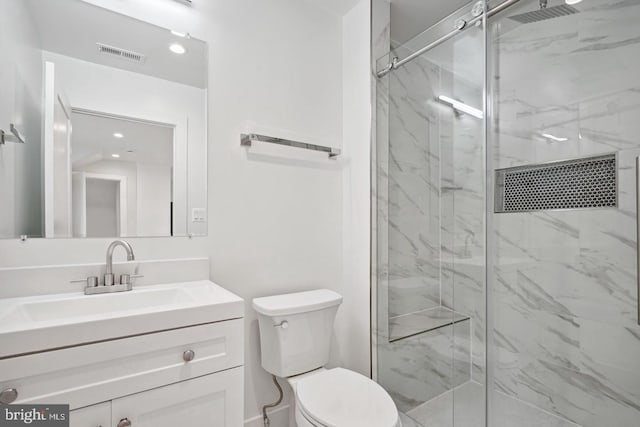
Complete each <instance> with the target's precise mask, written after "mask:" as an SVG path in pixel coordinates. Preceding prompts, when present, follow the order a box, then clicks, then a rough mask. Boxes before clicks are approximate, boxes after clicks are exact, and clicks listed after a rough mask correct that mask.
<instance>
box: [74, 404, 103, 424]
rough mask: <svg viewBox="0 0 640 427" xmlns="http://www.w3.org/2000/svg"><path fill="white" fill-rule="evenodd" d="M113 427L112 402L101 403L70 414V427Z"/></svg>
mask: <svg viewBox="0 0 640 427" xmlns="http://www.w3.org/2000/svg"><path fill="white" fill-rule="evenodd" d="M107 426H111V402H104V403H99V404H97V405H91V406H88V407H86V408H81V409H76V410H75V411H71V412H70V413H69V427H107Z"/></svg>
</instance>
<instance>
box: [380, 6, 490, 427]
mask: <svg viewBox="0 0 640 427" xmlns="http://www.w3.org/2000/svg"><path fill="white" fill-rule="evenodd" d="M472 8H473V4H471V3H470V4H469V5H467V6H466V7H464V8H463V9H461V10H460V11H458V12H456V13H455V14H454V15H452V16H451V17H449V18H447V19H445V20H444V21H442V22H441V23H439V24H437V25H436V26H434V27H432V28H430V29H429V30H427V31H425V32H424V33H422V34H420V35H419V36H417V37H416V38H414V39H412V40H411V41H409V42H408V43H406V44H404V45H402V46H397V47H396V48H395V49H394V50H393V51H392V52H391V54H390V56H389V57H385V58H382V59H381V60H380V64H379V67H378V69H382V68H384V66H385V65H386V63H388V62H390V61H392V60H393V57H396V56H397V57H399V58H400V59H402V58H406V57H408V56H410V55H412V54H414V53H415V52H417V51H419V50H420V49H421V48H423V47H424V46H427V45H429V44H431V43H432V42H434V41H435V40H438V39H440V38H441V37H442V36H443V35H444V34H447V33H449V32H451V31H452V29H454V28H456V26H458V27H459V26H461V25H463V24H464V23H465V22H469V21H471V20H472V19H473V18H474V15H473V13H472ZM476 11H477V10H476ZM480 13H482V10H480ZM481 18H482V17H480V19H481ZM462 20H464V21H462ZM480 24H482V22H481V21H480ZM483 52H484V28H483V26H482V25H478V26H471V24H470V27H469V28H467V29H465V31H462V32H459V33H458V34H457V35H456V36H455V37H452V38H450V39H448V40H446V41H444V42H442V43H439V44H437V45H435V46H433V48H431V49H429V50H427V51H426V52H424V53H423V54H421V55H419V56H418V57H416V58H415V59H413V60H412V61H410V62H407V63H406V64H404V65H403V66H401V67H398V68H397V69H395V70H393V71H391V72H390V73H389V74H387V75H386V76H384V77H382V78H380V79H378V87H377V97H378V99H377V143H376V163H377V164H376V169H377V170H376V176H377V182H376V187H377V200H376V201H377V230H376V231H377V242H376V248H377V256H376V265H377V269H376V272H377V295H376V296H377V305H376V313H377V324H376V331H375V337H374V338H375V340H376V349H377V354H376V356H377V366H376V368H377V369H376V372H377V380H378V382H379V383H380V384H381V385H382V386H383V387H384V388H385V389H386V390H387V391H388V392H389V393H390V394H391V396H392V397H393V399H394V401H395V402H396V405H397V406H398V409H399V410H400V411H401V412H402V416H403V424H404V426H405V427H411V426H429V427H445V426H446V427H453V426H460V427H462V426H469V427H472V426H473V427H482V426H484V420H485V413H484V408H485V398H484V384H485V380H484V375H485V368H484V364H485V363H484V358H485V354H484V346H485V342H484V341H485V340H484V334H485V327H484V322H485V316H484V312H485V307H484V305H485V293H484V290H485V265H486V263H485V251H484V244H485V239H484V235H485V203H486V197H485V192H486V190H485V184H486V183H485V176H486V170H485V143H484V126H483V123H484V122H483V118H484V113H483V105H484V99H483V96H484V72H483V69H484V54H483Z"/></svg>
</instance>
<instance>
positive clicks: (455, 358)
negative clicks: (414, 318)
mask: <svg viewBox="0 0 640 427" xmlns="http://www.w3.org/2000/svg"><path fill="white" fill-rule="evenodd" d="M469 334H470V321H469V320H465V321H462V322H459V323H456V324H453V325H448V326H444V327H441V328H438V329H435V330H432V331H429V332H425V333H423V334H419V335H415V336H412V337H409V338H405V339H402V340H400V341H395V342H392V343H386V344H381V345H380V346H379V363H380V366H381V367H383V369H380V371H379V373H378V381H379V382H380V384H381V385H382V386H383V387H384V388H385V389H386V390H387V391H388V392H389V393H390V394H391V396H392V397H393V400H394V401H395V403H396V405H397V406H398V409H399V410H400V411H402V412H406V411H409V410H411V409H413V408H416V407H417V406H419V405H421V404H422V403H424V402H426V401H428V400H431V399H433V398H435V397H437V396H439V395H441V394H442V393H445V392H446V391H448V390H451V389H452V388H453V387H456V386H458V385H461V384H464V383H465V382H467V381H469V380H470V379H471V372H470V357H471V355H470V352H471V348H470V342H471V341H470V336H469Z"/></svg>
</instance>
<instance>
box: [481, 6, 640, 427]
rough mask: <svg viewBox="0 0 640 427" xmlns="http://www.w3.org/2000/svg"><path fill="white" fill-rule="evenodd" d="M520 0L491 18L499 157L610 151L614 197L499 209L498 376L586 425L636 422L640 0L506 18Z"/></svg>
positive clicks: (631, 426) (624, 426)
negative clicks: (536, 18)
mask: <svg viewBox="0 0 640 427" xmlns="http://www.w3.org/2000/svg"><path fill="white" fill-rule="evenodd" d="M526 6H527V5H526V4H525V5H523V6H522V8H521V9H520V10H516V9H513V10H508V11H507V12H508V13H503V14H502V15H501V16H500V17H498V18H497V19H496V20H495V21H494V22H495V23H496V24H495V25H494V26H493V28H491V41H492V42H491V46H492V49H495V50H494V53H496V55H495V56H496V57H497V58H498V59H497V61H495V62H494V66H493V69H492V73H493V75H494V76H496V77H497V76H499V79H495V80H494V81H496V82H497V85H496V88H495V90H494V94H495V95H496V96H495V99H496V104H495V105H494V108H495V110H496V118H497V121H496V122H495V123H494V124H495V125H496V126H494V127H493V128H492V132H491V137H490V138H489V141H490V143H491V144H492V147H491V150H492V152H493V153H494V162H495V164H496V167H498V168H500V167H509V166H515V165H521V164H530V163H538V162H547V161H554V160H564V159H567V158H574V157H581V156H588V155H595V154H602V153H612V152H616V153H617V155H618V162H619V164H618V173H619V206H618V208H615V209H586V210H572V211H543V212H535V213H514V214H496V215H495V217H494V218H495V229H494V230H492V232H493V233H494V238H495V245H496V253H495V254H494V255H495V256H494V258H493V259H492V262H493V264H494V268H495V277H496V280H495V283H492V284H491V285H492V287H493V296H494V299H495V301H494V306H495V313H494V316H495V319H494V326H493V331H494V341H495V351H494V354H495V356H496V360H495V361H493V363H494V364H495V365H494V366H495V384H494V385H495V387H496V389H497V390H499V391H500V392H502V393H505V394H507V395H509V396H513V397H516V398H518V399H520V400H522V401H525V402H527V403H529V404H532V405H534V406H537V407H539V408H541V409H543V410H545V411H548V412H550V413H552V414H555V415H558V416H561V417H562V418H564V419H566V420H569V421H571V422H574V423H577V424H579V425H581V426H584V427H601V426H605V425H606V426H616V427H637V426H638V425H640V372H639V370H638V368H639V367H640V326H638V324H637V318H636V317H637V314H636V313H637V311H636V307H637V303H638V301H637V295H636V286H637V280H638V278H637V273H636V262H637V249H636V196H635V191H636V181H635V167H634V162H635V158H636V157H637V156H639V155H640V138H639V135H640V120H639V118H640V80H638V73H639V71H640V26H638V22H640V21H639V20H640V1H635V0H632V1H629V0H594V1H589V2H583V3H580V4H578V5H577V6H576V7H577V8H578V9H579V10H580V13H578V14H575V15H571V16H567V17H563V18H556V19H552V20H548V21H543V22H539V23H534V24H528V25H518V24H516V23H515V22H513V21H511V20H509V19H508V15H511V14H515V13H519V11H523V10H525V8H526ZM529 9H531V8H530V5H529ZM542 133H548V134H552V135H555V136H557V137H561V138H567V140H566V141H553V140H549V139H546V138H544V137H543V136H542ZM495 415H496V416H499V415H500V414H495Z"/></svg>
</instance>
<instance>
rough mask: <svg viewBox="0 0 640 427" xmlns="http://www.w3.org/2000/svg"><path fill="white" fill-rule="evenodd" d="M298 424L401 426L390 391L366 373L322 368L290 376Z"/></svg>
mask: <svg viewBox="0 0 640 427" xmlns="http://www.w3.org/2000/svg"><path fill="white" fill-rule="evenodd" d="M287 380H288V382H289V385H291V388H292V389H293V392H294V396H295V403H294V408H293V411H294V414H295V415H294V416H295V421H296V424H297V426H298V427H401V426H402V424H401V422H400V419H399V417H398V411H397V409H396V406H395V404H394V403H393V400H391V397H390V396H389V394H388V393H387V392H386V391H385V390H384V389H383V388H382V387H380V385H378V384H377V383H376V382H374V381H372V380H370V379H369V378H367V377H365V376H364V375H360V374H358V373H356V372H353V371H350V370H348V369H343V368H334V369H329V370H326V369H324V368H320V369H318V370H315V371H312V372H309V373H307V374H303V375H300V376H296V377H290V378H288V379H287Z"/></svg>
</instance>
